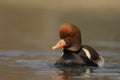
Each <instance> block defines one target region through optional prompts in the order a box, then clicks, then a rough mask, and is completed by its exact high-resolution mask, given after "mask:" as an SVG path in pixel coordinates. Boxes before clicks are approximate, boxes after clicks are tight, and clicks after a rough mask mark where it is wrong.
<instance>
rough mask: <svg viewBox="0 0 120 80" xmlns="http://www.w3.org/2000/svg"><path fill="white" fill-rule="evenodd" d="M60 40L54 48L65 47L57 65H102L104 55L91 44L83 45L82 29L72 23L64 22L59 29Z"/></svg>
mask: <svg viewBox="0 0 120 80" xmlns="http://www.w3.org/2000/svg"><path fill="white" fill-rule="evenodd" d="M59 36H60V40H59V41H58V43H57V44H56V45H55V46H53V47H52V49H53V50H55V49H58V48H63V53H62V54H61V57H60V58H59V59H58V60H57V61H56V63H55V65H68V66H74V65H82V66H93V67H102V66H103V65H104V59H103V57H102V56H101V55H100V54H98V52H97V51H96V50H95V49H94V48H92V47H91V46H89V45H82V44H81V43H82V40H81V31H80V29H79V28H78V27H77V26H75V25H73V24H71V23H64V24H63V25H61V26H60V29H59Z"/></svg>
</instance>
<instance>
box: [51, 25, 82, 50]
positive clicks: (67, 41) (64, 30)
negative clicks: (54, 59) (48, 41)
mask: <svg viewBox="0 0 120 80" xmlns="http://www.w3.org/2000/svg"><path fill="white" fill-rule="evenodd" d="M59 37H60V40H59V41H58V43H57V44H56V45H55V46H53V47H52V49H53V50H54V49H58V48H62V47H63V48H65V49H68V50H73V51H75V50H78V49H79V48H80V47H81V32H80V29H79V28H78V27H76V26H75V25H73V24H70V23H64V24H63V25H61V26H60V29H59Z"/></svg>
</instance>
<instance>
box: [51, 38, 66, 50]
mask: <svg viewBox="0 0 120 80" xmlns="http://www.w3.org/2000/svg"><path fill="white" fill-rule="evenodd" d="M66 45H67V44H66V42H65V41H64V39H60V40H59V42H58V43H57V44H56V45H55V46H53V47H52V49H53V50H55V49H58V48H62V47H64V46H66Z"/></svg>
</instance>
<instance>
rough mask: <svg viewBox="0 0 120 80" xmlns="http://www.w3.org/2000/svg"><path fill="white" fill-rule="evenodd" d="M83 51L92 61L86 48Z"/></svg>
mask: <svg viewBox="0 0 120 80" xmlns="http://www.w3.org/2000/svg"><path fill="white" fill-rule="evenodd" d="M83 51H84V52H85V54H86V56H87V57H88V58H89V59H90V58H91V55H90V52H89V51H88V50H87V49H85V48H83Z"/></svg>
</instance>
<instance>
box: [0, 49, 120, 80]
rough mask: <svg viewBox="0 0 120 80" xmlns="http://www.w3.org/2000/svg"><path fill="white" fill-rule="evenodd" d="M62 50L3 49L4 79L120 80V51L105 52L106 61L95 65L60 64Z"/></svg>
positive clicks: (0, 54) (0, 79)
mask: <svg viewBox="0 0 120 80" xmlns="http://www.w3.org/2000/svg"><path fill="white" fill-rule="evenodd" d="M60 53H61V52H59V51H58V52H53V51H0V80H120V62H119V61H120V58H119V56H120V54H119V52H106V51H103V52H102V54H103V55H104V58H105V60H106V64H105V66H104V67H102V68H95V67H56V66H54V62H55V61H56V60H57V58H59V56H60Z"/></svg>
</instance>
